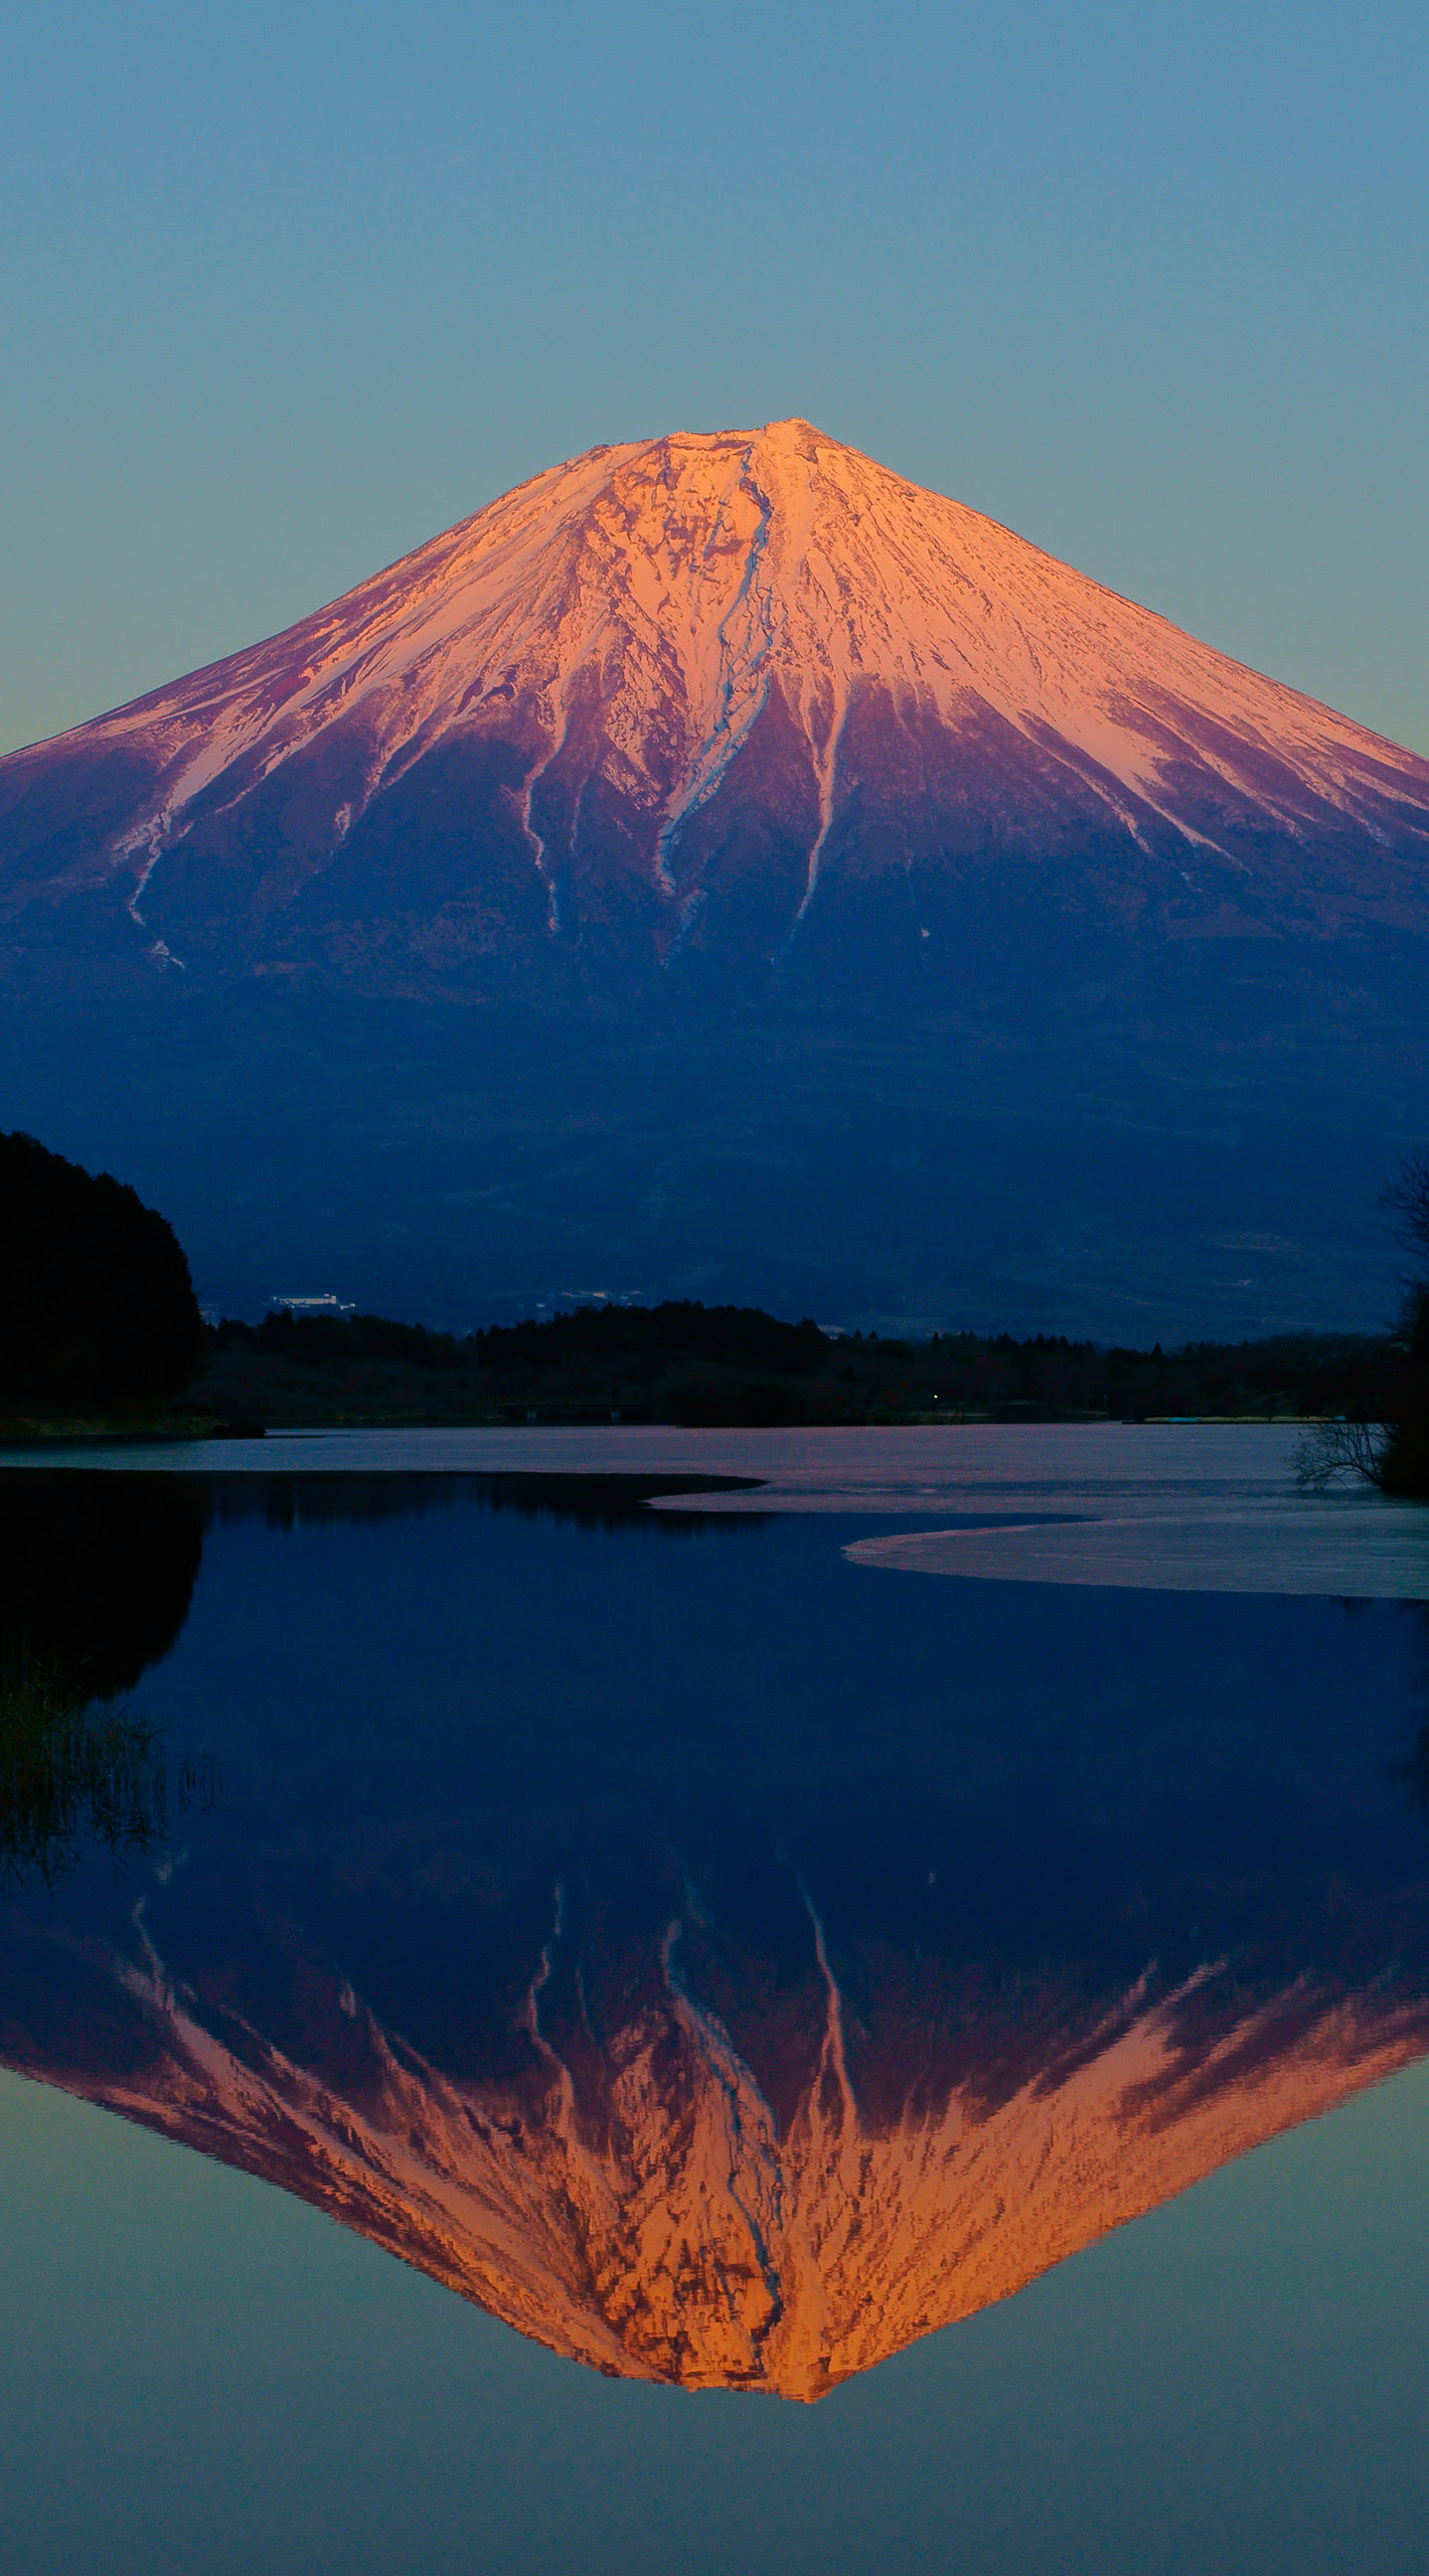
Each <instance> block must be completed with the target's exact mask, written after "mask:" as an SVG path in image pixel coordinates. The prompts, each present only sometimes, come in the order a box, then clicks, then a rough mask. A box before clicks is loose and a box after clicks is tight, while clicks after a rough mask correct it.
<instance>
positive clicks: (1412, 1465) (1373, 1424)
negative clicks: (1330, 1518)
mask: <svg viewBox="0 0 1429 2576" xmlns="http://www.w3.org/2000/svg"><path fill="white" fill-rule="evenodd" d="M1379 1204H1380V1206H1381V1208H1382V1209H1383V1210H1384V1213H1385V1216H1386V1219H1387V1220H1388V1223H1389V1226H1390V1229H1391V1231H1392V1232H1393V1233H1394V1234H1396V1235H1397V1236H1398V1238H1399V1240H1400V1242H1401V1243H1402V1244H1403V1246H1404V1248H1405V1250H1406V1252H1408V1253H1409V1254H1410V1255H1411V1257H1412V1258H1413V1261H1414V1263H1415V1269H1414V1273H1413V1275H1412V1277H1411V1278H1410V1279H1409V1280H1408V1281H1407V1283H1406V1296H1405V1307H1404V1322H1403V1329H1404V1335H1405V1339H1406V1341H1407V1342H1408V1345H1409V1348H1408V1353H1407V1357H1406V1361H1405V1368H1404V1376H1403V1381H1402V1385H1401V1389H1400V1393H1399V1397H1398V1401H1397V1403H1396V1404H1395V1407H1394V1414H1393V1418H1392V1419H1390V1420H1383V1419H1381V1420H1379V1421H1368V1420H1364V1421H1345V1420H1341V1421H1337V1422H1322V1423H1319V1424H1317V1425H1316V1427H1315V1430H1314V1431H1313V1432H1312V1433H1311V1434H1310V1436H1309V1437H1308V1439H1306V1440H1305V1441H1304V1442H1302V1444H1301V1449H1300V1454H1299V1457H1298V1459H1297V1460H1296V1470H1295V1472H1296V1476H1297V1479H1298V1481H1299V1482H1300V1483H1301V1484H1302V1485H1327V1484H1329V1483H1331V1482H1332V1480H1333V1479H1334V1478H1335V1477H1337V1476H1339V1475H1344V1474H1348V1475H1352V1476H1359V1477H1362V1478H1363V1479H1364V1481H1365V1482H1366V1483H1367V1484H1371V1485H1378V1486H1379V1488H1380V1490H1381V1492H1382V1493H1386V1494H1395V1495H1398V1496H1399V1497H1401V1498H1402V1499H1404V1500H1406V1501H1414V1502H1429V1145H1413V1146H1411V1147H1410V1149H1409V1151H1408V1153H1406V1154H1405V1155H1404V1156H1403V1157H1402V1158H1401V1160H1400V1165H1399V1169H1398V1171H1397V1172H1396V1173H1395V1174H1394V1176H1393V1178H1392V1179H1391V1180H1388V1181H1386V1182H1385V1185H1384V1187H1383V1189H1382V1190H1381V1191H1380V1194H1379Z"/></svg>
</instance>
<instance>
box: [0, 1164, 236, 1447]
mask: <svg viewBox="0 0 1429 2576" xmlns="http://www.w3.org/2000/svg"><path fill="white" fill-rule="evenodd" d="M0 1239H2V1240H3V1258H0V1412H4V1413H18V1412H24V1411H26V1410H30V1409H33V1408H34V1407H37V1406H54V1407H58V1408H61V1409H69V1408H76V1407H82V1408H84V1409H86V1410H89V1409H94V1410H98V1411H101V1412H102V1411H106V1410H113V1409H117V1408H123V1407H126V1406H132V1405H135V1404H148V1403H153V1402H156V1401H158V1400H160V1399H162V1398H163V1397H165V1396H170V1395H175V1394H177V1392H178V1390H179V1388H180V1387H182V1386H184V1385H186V1384H187V1382H188V1380H189V1379H190V1378H191V1377H192V1375H193V1373H194V1370H195V1368H196V1366H197V1364H198V1358H199V1353H200V1350H201V1348H202V1342H203V1325H202V1321H201V1319H200V1316H199V1311H198V1306H197V1304H196V1302H195V1299H194V1292H193V1283H192V1281H191V1280H190V1278H189V1266H188V1263H187V1262H186V1260H185V1259H184V1256H183V1253H182V1251H181V1249H180V1247H179V1244H178V1241H177V1238H176V1237H175V1234H174V1231H173V1228H172V1227H171V1226H170V1225H169V1224H168V1223H167V1221H166V1220H165V1219H164V1218H163V1217H161V1216H159V1215H158V1214H157V1213H156V1211H155V1210H154V1209H153V1208H147V1207H145V1206H144V1204H143V1201H142V1200H141V1199H140V1198H139V1197H138V1195H137V1194H136V1192H135V1191H133V1190H131V1189H129V1188H127V1187H126V1186H125V1185H124V1184H123V1183H122V1182H120V1181H116V1180H113V1179H111V1177H110V1175H109V1174H108V1173H107V1172H101V1173H99V1174H98V1175H95V1174H93V1173H90V1172H86V1171H82V1170H81V1169H80V1166H79V1165H78V1164H77V1163H67V1162H65V1160H64V1159H63V1157H62V1156H61V1155H59V1154H51V1153H50V1152H48V1151H47V1149H46V1148H45V1147H44V1146H43V1145H41V1144H39V1143H37V1142H36V1139H35V1138H34V1137H33V1136H25V1135H18V1134H17V1135H13V1136H6V1135H0Z"/></svg>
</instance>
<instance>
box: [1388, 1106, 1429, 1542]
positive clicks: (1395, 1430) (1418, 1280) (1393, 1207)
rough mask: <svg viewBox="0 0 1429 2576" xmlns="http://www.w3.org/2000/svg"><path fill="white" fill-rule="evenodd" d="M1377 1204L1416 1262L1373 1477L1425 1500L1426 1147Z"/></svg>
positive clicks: (1407, 1159) (1411, 1155)
mask: <svg viewBox="0 0 1429 2576" xmlns="http://www.w3.org/2000/svg"><path fill="white" fill-rule="evenodd" d="M1380 1205H1381V1207H1382V1208H1383V1209H1384V1210H1385V1213H1386V1215H1387V1216H1388V1218H1389V1221H1390V1224H1391V1225H1392V1227H1393V1229H1394V1231H1395V1233H1396V1234H1397V1235H1398V1237H1399V1240H1400V1242H1401V1243H1402V1244H1403V1246H1404V1248H1405V1250H1406V1252H1408V1253H1409V1254H1411V1255H1412V1257H1413V1259H1414V1262H1415V1265H1416V1267H1415V1274H1414V1276H1413V1278H1412V1279H1411V1280H1410V1282H1409V1293H1408V1297H1407V1299H1406V1307H1405V1324H1406V1327H1407V1330H1408V1338H1409V1361H1408V1365H1407V1367H1406V1370H1405V1375H1404V1402H1403V1406H1402V1409H1401V1418H1400V1420H1399V1421H1398V1422H1397V1423H1395V1424H1394V1426H1393V1427H1392V1429H1391V1431H1390V1435H1389V1438H1388V1440H1387V1441H1386V1442H1385V1446H1384V1454H1383V1456H1382V1458H1381V1460H1380V1473H1379V1481H1380V1483H1381V1485H1382V1486H1383V1488H1384V1491H1385V1492H1386V1493H1387V1494H1400V1495H1404V1496H1407V1497H1411V1498H1412V1499H1414V1500H1415V1501H1429V1275H1426V1274H1429V1146H1426V1145H1415V1146H1412V1147H1411V1149H1410V1151H1409V1152H1408V1153H1407V1154H1406V1155H1405V1156H1404V1159H1403V1161H1402V1162H1401V1164H1400V1166H1399V1169H1398V1171H1397V1172H1396V1174H1395V1176H1394V1178H1393V1180H1392V1181H1387V1182H1386V1183H1385V1186H1384V1188H1383V1189H1382V1190H1381V1192H1380Z"/></svg>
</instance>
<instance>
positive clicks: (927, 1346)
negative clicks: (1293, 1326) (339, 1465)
mask: <svg viewBox="0 0 1429 2576" xmlns="http://www.w3.org/2000/svg"><path fill="white" fill-rule="evenodd" d="M205 1342H206V1349H207V1368H206V1372H205V1375H204V1378H203V1379H202V1381H201V1382H200V1388H199V1389H196V1393H199V1392H201V1393H202V1395H203V1398H204V1400H205V1401H206V1402H208V1403H209V1404H211V1405H212V1406H213V1407H214V1408H215V1410H217V1411H219V1412H220V1413H223V1412H226V1413H227V1414H228V1415H229V1416H230V1417H231V1418H238V1419H251V1420H254V1421H264V1422H269V1423H272V1424H274V1425H277V1424H279V1423H281V1422H292V1423H297V1422H300V1421H301V1422H305V1423H321V1422H331V1423H338V1422H344V1421H345V1422H354V1421H375V1420H389V1421H398V1420H400V1421H406V1422H417V1421H425V1422H458V1421H468V1422H469V1421H489V1422H515V1423H523V1422H525V1421H526V1420H527V1419H528V1418H529V1417H530V1416H531V1415H532V1414H534V1415H535V1417H536V1419H537V1421H538V1422H570V1423H580V1422H587V1423H601V1422H605V1423H608V1422H609V1421H610V1419H611V1417H612V1415H618V1416H619V1417H620V1419H621V1421H622V1422H629V1423H640V1422H668V1423H679V1424H686V1425H690V1426H700V1425H723V1426H729V1427H733V1426H736V1425H741V1424H747V1425H755V1426H759V1425H777V1424H797V1423H891V1422H920V1421H936V1420H959V1419H961V1420H968V1419H979V1420H988V1421H1043V1422H1047V1421H1074V1422H1075V1421H1087V1420H1094V1421H1100V1420H1108V1419H1110V1420H1113V1421H1123V1422H1144V1421H1147V1420H1149V1419H1152V1418H1156V1417H1161V1418H1165V1417H1166V1416H1168V1415H1169V1416H1175V1415H1187V1414H1195V1415H1202V1416H1204V1415H1207V1414H1210V1415H1220V1416H1228V1417H1232V1418H1239V1417H1244V1418H1247V1419H1258V1420H1262V1421H1263V1420H1265V1419H1266V1418H1267V1417H1271V1416H1276V1415H1279V1416H1287V1415H1294V1416H1305V1415H1319V1414H1326V1413H1328V1414H1336V1413H1343V1414H1345V1415H1347V1416H1349V1415H1353V1416H1354V1417H1355V1418H1356V1419H1360V1418H1368V1417H1370V1416H1373V1417H1374V1418H1376V1419H1378V1418H1382V1417H1383V1416H1384V1414H1385V1413H1386V1411H1387V1410H1388V1409H1392V1407H1393V1405H1394V1403H1395V1401H1396V1396H1397V1390H1398V1387H1399V1384H1400V1381H1401V1380H1402V1378H1403V1375H1404V1372H1405V1368H1406V1352H1405V1350H1404V1348H1403V1346H1402V1345H1401V1344H1400V1343H1398V1342H1397V1341H1396V1340H1395V1339H1394V1338H1393V1337H1391V1336H1388V1335H1374V1334H1287V1335H1281V1336H1278V1337H1277V1338H1275V1339H1272V1340H1266V1341H1255V1342H1250V1341H1247V1342H1239V1343H1219V1342H1196V1343H1190V1344H1188V1345H1186V1347H1185V1348H1183V1349H1181V1350H1178V1351H1172V1352H1166V1351H1163V1350H1162V1348H1161V1346H1160V1344H1159V1343H1158V1344H1156V1345H1155V1346H1154V1347H1153V1348H1152V1349H1151V1350H1137V1349H1133V1348H1129V1347H1128V1348H1120V1347H1117V1348H1112V1349H1110V1350H1103V1349H1099V1348H1098V1347H1097V1346H1096V1345H1095V1344H1094V1343H1092V1342H1089V1341H1087V1342H1078V1341H1069V1340H1068V1339H1067V1338H1066V1336H1065V1335H1048V1334H1042V1333H1039V1334H1036V1335H1035V1336H1031V1337H1028V1338H1024V1339H1020V1340H1019V1339H1017V1338H1016V1337H1014V1336H1013V1335H1012V1334H1009V1333H1001V1334H995V1335H985V1334H977V1333H935V1334H933V1335H932V1336H931V1338H929V1339H928V1340H918V1341H912V1340H901V1339H893V1338H882V1337H880V1336H879V1335H878V1334H877V1333H868V1334H863V1333H846V1334H837V1335H835V1334H832V1333H826V1332H824V1331H822V1330H821V1329H820V1327H819V1326H818V1325H817V1324H815V1323H813V1322H811V1321H810V1320H809V1319H808V1318H807V1317H806V1318H805V1319H804V1320H803V1321H802V1322H800V1323H787V1322H783V1321H781V1320H780V1319H779V1318H778V1317H777V1316H773V1315H768V1314H765V1313H764V1312H762V1310H761V1309H759V1308H758V1307H746V1306H705V1305H702V1304H699V1303H698V1302H693V1301H681V1302H673V1303H668V1304H665V1305H659V1306H650V1307H645V1306H614V1305H610V1306H582V1307H578V1308H576V1309H575V1310H574V1311H573V1312H571V1313H565V1314H558V1315H552V1316H551V1317H549V1318H548V1319H546V1320H544V1321H540V1322H529V1323H522V1324H514V1325H494V1326H492V1327H491V1328H490V1329H489V1330H487V1331H484V1332H475V1333H470V1334H466V1335H463V1336H460V1337H458V1336H456V1335H454V1334H449V1333H437V1332H429V1331H427V1330H426V1329H425V1328H424V1327H423V1326H421V1325H420V1324H401V1323H396V1322H393V1321H392V1320H390V1319H389V1318H387V1317H384V1316H378V1315H351V1316H342V1317H339V1316H328V1315H294V1314H292V1313H290V1312H289V1311H287V1310H286V1309H283V1310H280V1311H278V1312H276V1313H274V1314H270V1315H268V1316H267V1317H265V1319H264V1321H263V1322H262V1323H261V1324H256V1325H255V1324H246V1323H239V1322H231V1321H225V1322H224V1323H222V1324H220V1325H219V1326H217V1327H216V1328H215V1329H213V1330H211V1331H209V1332H208V1333H206V1335H205Z"/></svg>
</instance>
